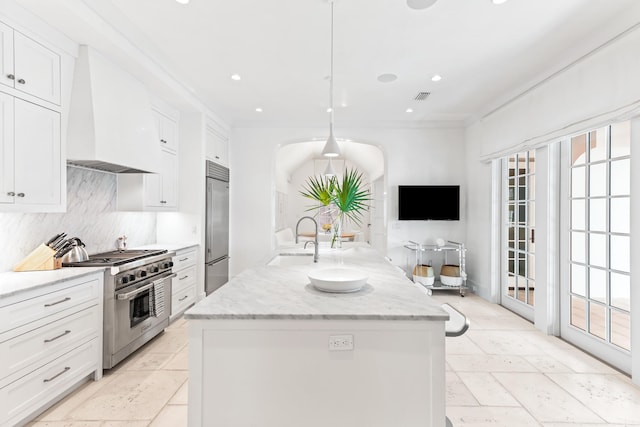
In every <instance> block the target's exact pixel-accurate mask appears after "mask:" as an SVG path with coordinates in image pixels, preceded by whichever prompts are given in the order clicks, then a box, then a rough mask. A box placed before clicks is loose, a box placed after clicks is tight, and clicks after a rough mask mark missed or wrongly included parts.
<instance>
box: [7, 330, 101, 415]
mask: <svg viewBox="0 0 640 427" xmlns="http://www.w3.org/2000/svg"><path fill="white" fill-rule="evenodd" d="M99 357H100V344H99V342H98V339H93V340H91V341H89V342H88V343H86V344H83V345H81V346H79V347H76V348H75V349H73V350H72V351H70V352H69V353H66V354H64V355H63V356H61V357H59V358H57V359H55V360H53V361H51V362H50V363H48V364H46V365H45V366H42V367H41V368H39V369H37V370H35V371H33V372H31V373H30V374H29V375H26V376H24V377H22V378H20V379H19V380H17V381H14V382H12V383H10V384H8V385H6V386H5V387H2V388H0V420H4V421H3V422H2V424H1V425H2V426H13V425H16V424H17V423H18V422H20V421H21V420H22V419H24V418H25V417H27V416H29V415H30V414H32V413H33V412H34V411H36V410H38V409H40V408H43V407H45V406H47V405H48V404H49V403H50V402H51V401H52V400H54V399H55V398H56V397H57V396H58V395H60V394H62V393H64V392H65V391H66V390H68V389H69V388H70V387H71V386H72V385H74V384H76V383H77V382H78V381H79V380H81V379H82V378H84V377H86V376H87V375H89V374H90V373H91V372H93V371H95V370H96V369H97V368H98V361H99V360H100V358H99Z"/></svg>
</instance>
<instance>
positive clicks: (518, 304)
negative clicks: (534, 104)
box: [501, 151, 535, 320]
mask: <svg viewBox="0 0 640 427" xmlns="http://www.w3.org/2000/svg"><path fill="white" fill-rule="evenodd" d="M503 165H504V170H503V176H504V177H505V180H504V183H505V186H506V188H505V191H504V192H503V194H504V195H505V197H504V198H503V212H504V215H503V227H504V228H503V230H504V231H503V236H504V238H503V245H502V246H503V250H502V253H503V262H502V263H501V264H502V265H503V272H502V298H501V300H502V305H504V306H505V307H507V308H509V309H510V310H513V311H515V312H516V313H518V314H520V315H521V316H524V317H526V318H528V319H529V320H533V304H534V301H535V277H534V275H535V257H534V254H535V200H534V195H535V191H534V190H535V151H525V152H522V153H518V154H515V155H513V156H510V157H509V158H507V159H504V161H503Z"/></svg>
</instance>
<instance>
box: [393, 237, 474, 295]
mask: <svg viewBox="0 0 640 427" xmlns="http://www.w3.org/2000/svg"><path fill="white" fill-rule="evenodd" d="M404 247H405V248H406V249H407V250H408V252H407V254H408V255H407V266H408V271H414V269H413V267H414V266H419V265H424V264H425V261H426V260H430V259H432V257H433V256H434V255H436V254H437V253H442V254H443V258H444V261H443V264H449V258H454V257H457V262H458V266H459V268H460V279H461V282H460V284H459V285H458V284H456V285H449V284H443V283H442V281H441V280H440V276H439V274H438V275H437V276H436V277H435V278H434V281H433V284H424V283H421V285H422V286H424V287H425V288H427V293H428V294H429V295H431V294H432V293H433V291H434V290H438V291H451V290H456V291H458V292H460V296H461V297H463V296H464V295H465V293H466V290H467V289H468V287H467V273H466V252H467V248H465V246H464V243H458V242H453V241H450V240H448V241H446V242H445V243H444V245H422V244H420V243H416V242H412V241H409V243H408V244H406V245H404ZM412 277H413V276H412ZM414 281H415V280H414Z"/></svg>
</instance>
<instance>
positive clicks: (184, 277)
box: [178, 274, 189, 280]
mask: <svg viewBox="0 0 640 427" xmlns="http://www.w3.org/2000/svg"><path fill="white" fill-rule="evenodd" d="M187 277H189V275H188V274H187V275H186V276H182V277H180V278H179V279H178V280H184V279H186V278H187Z"/></svg>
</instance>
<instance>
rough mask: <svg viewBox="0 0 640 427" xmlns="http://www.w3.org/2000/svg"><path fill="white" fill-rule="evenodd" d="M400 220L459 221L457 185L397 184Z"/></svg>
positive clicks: (458, 190)
mask: <svg viewBox="0 0 640 427" xmlns="http://www.w3.org/2000/svg"><path fill="white" fill-rule="evenodd" d="M398 219H399V220H400V221H459V220H460V186H459V185H399V186H398Z"/></svg>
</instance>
